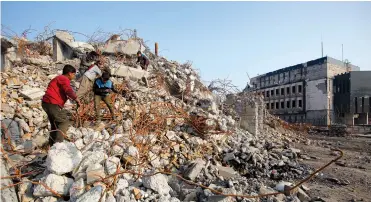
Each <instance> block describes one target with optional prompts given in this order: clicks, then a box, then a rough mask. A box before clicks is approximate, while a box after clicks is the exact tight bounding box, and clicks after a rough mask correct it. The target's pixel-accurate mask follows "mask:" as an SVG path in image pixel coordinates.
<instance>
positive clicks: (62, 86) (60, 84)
mask: <svg viewBox="0 0 371 202" xmlns="http://www.w3.org/2000/svg"><path fill="white" fill-rule="evenodd" d="M75 76H76V69H75V68H74V67H73V66H71V65H65V66H64V68H63V75H60V76H57V77H55V78H54V79H52V80H51V81H50V83H49V85H48V88H47V89H46V92H45V95H44V97H43V98H42V104H41V105H42V108H43V109H44V111H45V112H46V114H47V115H48V118H49V122H50V125H51V130H52V132H50V136H49V145H50V146H52V145H53V144H54V143H55V142H63V140H64V135H63V134H66V132H67V130H68V127H69V126H70V122H69V120H68V117H67V111H66V110H64V109H63V107H64V104H65V103H66V101H67V99H68V98H70V99H72V100H75V101H76V102H77V104H80V101H79V99H78V98H77V96H76V94H75V92H74V91H73V89H72V87H71V84H70V81H71V80H73V79H74V78H75ZM56 129H58V130H60V131H53V130H56Z"/></svg>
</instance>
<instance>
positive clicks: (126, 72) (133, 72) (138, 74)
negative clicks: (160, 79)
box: [111, 65, 149, 79]
mask: <svg viewBox="0 0 371 202" xmlns="http://www.w3.org/2000/svg"><path fill="white" fill-rule="evenodd" d="M111 73H112V75H115V76H119V77H129V78H134V79H142V78H143V77H145V78H146V77H148V76H149V72H147V71H144V70H141V69H136V68H132V67H129V66H126V65H121V66H118V67H112V68H111Z"/></svg>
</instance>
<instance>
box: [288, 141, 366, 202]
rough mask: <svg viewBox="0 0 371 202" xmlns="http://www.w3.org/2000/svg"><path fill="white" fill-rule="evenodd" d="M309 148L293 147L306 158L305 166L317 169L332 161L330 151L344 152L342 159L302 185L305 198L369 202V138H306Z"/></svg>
mask: <svg viewBox="0 0 371 202" xmlns="http://www.w3.org/2000/svg"><path fill="white" fill-rule="evenodd" d="M308 138H309V139H310V141H311V144H309V145H304V144H299V143H297V144H296V145H295V147H296V148H298V149H301V150H302V153H303V154H306V155H307V156H309V157H310V159H308V160H304V161H303V162H304V163H305V164H308V165H310V166H311V167H312V168H314V169H318V168H320V167H321V166H323V165H325V164H326V163H328V162H330V161H331V160H332V159H334V158H336V156H335V154H336V153H334V152H332V151H331V148H338V149H340V150H342V151H343V152H344V156H343V158H341V159H340V160H339V161H337V163H336V164H335V163H334V164H331V165H330V166H329V167H327V168H326V169H325V170H323V171H322V172H320V174H319V175H318V176H316V177H315V178H313V179H312V180H310V181H309V182H308V183H307V184H306V185H307V187H308V188H309V191H307V193H308V195H309V196H310V197H311V198H313V197H319V198H321V199H322V200H324V201H326V202H337V201H339V202H340V201H367V202H371V138H366V137H326V136H320V135H318V136H313V135H312V136H308Z"/></svg>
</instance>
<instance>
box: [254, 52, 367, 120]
mask: <svg viewBox="0 0 371 202" xmlns="http://www.w3.org/2000/svg"><path fill="white" fill-rule="evenodd" d="M359 70H360V68H359V67H358V66H355V65H352V64H350V63H345V62H342V61H340V60H337V59H334V58H331V57H328V56H326V57H322V58H318V59H315V60H311V61H308V62H305V63H302V64H297V65H294V66H290V67H286V68H282V69H279V70H276V71H273V72H269V73H266V74H263V75H259V76H257V77H254V78H251V80H250V86H251V87H250V88H248V91H254V92H257V93H259V94H262V95H264V101H265V105H266V108H267V109H268V110H269V111H270V113H272V114H274V115H277V116H279V117H280V118H281V119H283V120H286V121H288V122H294V123H296V122H298V123H304V122H305V123H311V124H313V125H329V124H330V123H332V122H333V118H334V113H333V100H334V99H333V88H332V86H333V85H332V83H333V78H334V76H336V75H338V74H342V73H347V72H351V71H359Z"/></svg>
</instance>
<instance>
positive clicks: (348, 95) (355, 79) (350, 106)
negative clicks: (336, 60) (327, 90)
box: [333, 71, 371, 125]
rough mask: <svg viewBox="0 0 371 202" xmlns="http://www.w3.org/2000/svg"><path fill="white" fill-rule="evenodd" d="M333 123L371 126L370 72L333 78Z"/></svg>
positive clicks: (353, 73)
mask: <svg viewBox="0 0 371 202" xmlns="http://www.w3.org/2000/svg"><path fill="white" fill-rule="evenodd" d="M333 84H334V114H335V122H337V123H341V124H346V125H370V124H371V116H370V115H371V98H370V97H371V71H358V72H349V73H345V74H341V75H338V76H335V78H334V82H333Z"/></svg>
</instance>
